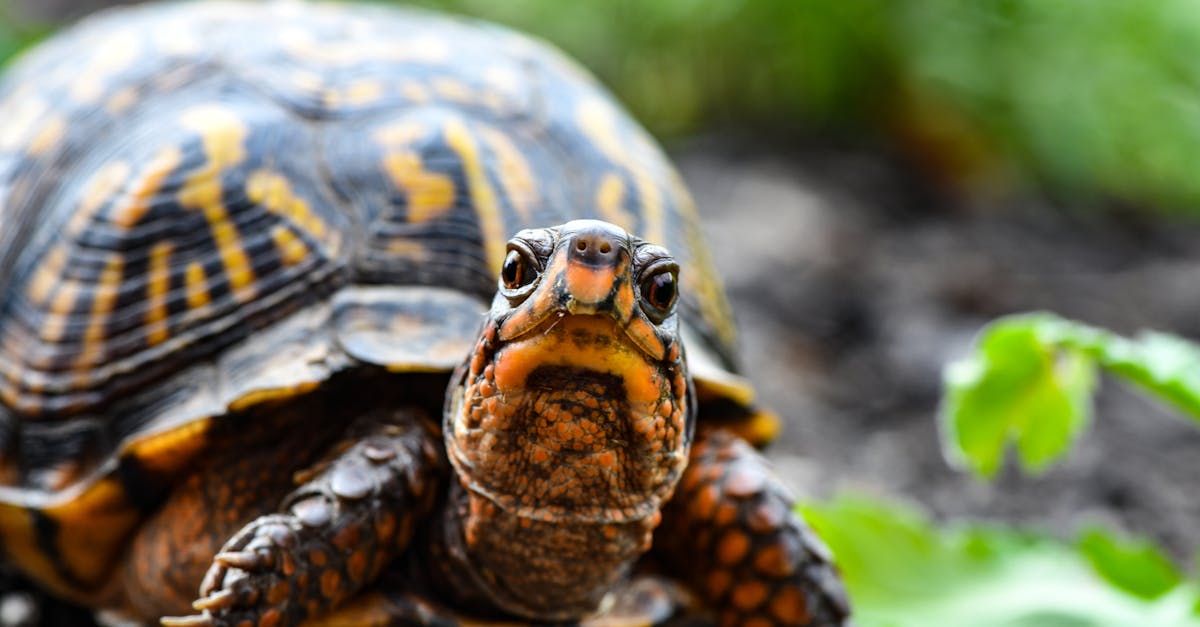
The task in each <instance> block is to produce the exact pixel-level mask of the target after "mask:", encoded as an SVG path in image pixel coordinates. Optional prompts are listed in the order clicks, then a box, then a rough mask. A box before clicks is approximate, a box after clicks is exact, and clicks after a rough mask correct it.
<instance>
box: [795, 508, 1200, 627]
mask: <svg viewBox="0 0 1200 627" xmlns="http://www.w3.org/2000/svg"><path fill="white" fill-rule="evenodd" d="M801 510H802V513H803V514H804V517H805V518H806V519H807V520H808V521H809V523H810V524H812V525H813V527H814V528H815V529H816V531H817V533H819V534H820V536H821V537H822V538H823V539H825V541H826V542H827V543H828V544H829V545H830V548H831V549H832V550H833V553H834V554H835V555H836V556H837V561H838V565H839V566H840V568H841V570H842V574H843V576H844V578H845V582H846V586H847V588H848V589H849V592H850V597H851V599H853V602H854V620H855V624H856V625H859V626H860V627H928V626H929V625H954V626H955V627H1092V626H1095V627H1100V626H1104V627H1142V626H1144V625H1155V626H1157V627H1182V626H1185V625H1191V626H1196V625H1200V615H1198V613H1197V609H1196V608H1197V600H1198V599H1200V597H1198V596H1197V586H1196V584H1195V583H1194V582H1191V581H1185V580H1184V578H1183V575H1182V574H1181V573H1180V572H1179V571H1178V569H1176V568H1175V566H1174V565H1172V564H1171V562H1170V561H1169V560H1168V559H1167V558H1166V557H1165V556H1164V555H1163V553H1162V552H1161V551H1159V550H1158V549H1156V548H1154V547H1153V546H1152V545H1150V544H1148V543H1145V542H1142V541H1130V540H1126V539H1123V538H1119V537H1116V536H1113V535H1111V534H1110V533H1108V532H1105V531H1102V530H1100V529H1097V528H1092V529H1089V530H1087V531H1085V532H1084V533H1082V534H1081V535H1080V538H1079V540H1078V541H1077V542H1076V543H1075V545H1074V546H1072V545H1070V544H1067V543H1063V542H1060V541H1057V540H1054V539H1052V538H1049V537H1045V536H1041V535H1038V534H1034V533H1027V532H1022V531H1016V530H1012V529H1005V528H1000V527H994V526H987V525H981V524H974V525H959V526H956V527H947V528H943V529H938V528H936V527H934V526H933V525H932V524H931V523H930V522H929V521H928V520H927V519H926V518H925V517H924V516H923V515H921V514H920V513H919V512H916V511H914V510H912V509H908V508H904V507H899V506H896V505H887V504H883V503H879V502H875V501H871V500H867V499H861V498H848V497H843V498H840V499H837V500H834V501H831V502H827V503H815V504H809V505H804V506H802V508H801Z"/></svg>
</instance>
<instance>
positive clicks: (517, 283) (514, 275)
mask: <svg viewBox="0 0 1200 627" xmlns="http://www.w3.org/2000/svg"><path fill="white" fill-rule="evenodd" d="M536 277H537V271H536V270H534V269H533V265H532V264H531V263H530V262H529V258H528V257H527V256H526V255H525V254H523V253H522V252H521V251H519V250H516V249H510V250H509V251H508V256H507V257H505V258H504V266H503V267H502V268H501V270H500V280H501V281H502V282H503V283H504V287H505V288H507V289H510V290H515V289H520V288H522V287H525V286H526V285H529V284H530V283H532V282H533V280H534V279H535V278H536Z"/></svg>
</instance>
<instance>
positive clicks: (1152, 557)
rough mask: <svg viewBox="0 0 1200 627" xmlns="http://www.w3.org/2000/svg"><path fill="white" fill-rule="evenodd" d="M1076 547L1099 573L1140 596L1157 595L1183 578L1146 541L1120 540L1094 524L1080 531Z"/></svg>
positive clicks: (1154, 597) (1162, 555)
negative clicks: (1077, 546) (1081, 532)
mask: <svg viewBox="0 0 1200 627" xmlns="http://www.w3.org/2000/svg"><path fill="white" fill-rule="evenodd" d="M1079 549H1080V551H1082V552H1083V555H1084V556H1085V557H1086V558H1087V560H1088V561H1089V562H1090V563H1091V564H1092V568H1094V569H1095V570H1096V572H1097V573H1099V574H1100V576H1101V577H1104V579H1106V580H1107V581H1108V582H1109V583H1111V584H1113V585H1114V586H1117V587H1118V588H1120V589H1122V590H1125V591H1126V592H1129V593H1130V594H1133V595H1136V596H1138V597H1141V598H1143V599H1157V598H1158V597H1161V596H1162V595H1164V594H1166V593H1167V592H1169V591H1170V590H1172V589H1173V588H1175V586H1177V585H1179V582H1180V581H1182V580H1183V576H1182V575H1181V574H1180V573H1179V569H1177V568H1176V567H1175V565H1174V564H1172V563H1171V560H1170V559H1168V558H1167V556H1166V555H1164V554H1163V552H1162V551H1161V550H1159V548H1158V547H1156V546H1154V545H1153V544H1151V543H1149V542H1146V541H1132V542H1130V541H1125V542H1122V541H1120V540H1118V539H1116V538H1114V537H1113V536H1111V535H1109V534H1108V532H1106V531H1104V530H1103V529H1099V528H1096V527H1093V528H1091V529H1088V530H1087V531H1085V532H1083V534H1082V535H1080V538H1079Z"/></svg>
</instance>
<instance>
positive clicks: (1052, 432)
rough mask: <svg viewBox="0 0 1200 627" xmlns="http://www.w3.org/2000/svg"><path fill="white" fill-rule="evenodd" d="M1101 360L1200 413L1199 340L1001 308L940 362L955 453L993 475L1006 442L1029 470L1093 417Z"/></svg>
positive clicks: (946, 436) (945, 419)
mask: <svg viewBox="0 0 1200 627" xmlns="http://www.w3.org/2000/svg"><path fill="white" fill-rule="evenodd" d="M1097 369H1104V370H1105V371H1107V372H1109V373H1111V374H1113V375H1115V376H1116V377H1118V378H1120V379H1123V380H1125V381H1128V382H1130V383H1133V384H1134V385H1136V386H1138V387H1140V388H1142V389H1143V390H1145V391H1147V392H1149V393H1150V394H1152V395H1153V396H1156V397H1158V398H1160V399H1162V400H1164V401H1166V402H1167V403H1169V404H1171V405H1173V406H1175V407H1177V408H1179V409H1181V410H1182V411H1183V412H1184V413H1186V414H1187V415H1189V416H1191V417H1192V418H1195V419H1197V420H1200V348H1198V347H1197V346H1196V345H1194V344H1192V343H1190V342H1188V341H1186V340H1183V339H1181V338H1178V337H1176V336H1173V335H1168V334H1165V333H1156V332H1146V333H1142V334H1141V335H1139V336H1137V337H1136V338H1132V339H1130V338H1125V337H1122V336H1120V335H1117V334H1115V333H1112V332H1110V331H1107V330H1104V329H1100V328H1097V327H1093V326H1089V325H1086V324H1083V323H1080V322H1074V321H1071V320H1067V319H1064V318H1061V317H1059V316H1056V315H1053V314H1048V313H1035V314H1021V315H1014V316H1008V317H1005V318H1000V319H998V320H996V321H995V322H993V323H991V324H990V325H988V326H987V327H986V328H985V329H984V330H983V331H982V332H981V333H980V336H979V339H978V340H977V342H976V347H975V351H974V353H973V354H971V355H970V356H968V357H967V358H965V359H963V360H961V361H956V362H954V363H951V364H950V365H949V366H947V367H946V369H945V372H944V377H943V378H944V384H945V396H944V398H943V405H942V410H941V414H940V421H941V427H942V434H943V442H944V450H945V452H946V455H947V457H948V458H949V459H951V460H952V461H954V462H956V463H958V464H959V465H962V466H965V467H967V468H969V469H971V470H972V471H974V472H975V473H977V474H979V475H982V476H985V477H990V476H993V475H995V474H996V472H997V471H998V470H999V468H1000V466H1001V464H1002V462H1003V460H1004V455H1005V452H1006V450H1007V448H1008V446H1009V445H1010V444H1012V445H1013V446H1015V448H1016V451H1017V459H1018V460H1019V462H1020V464H1021V466H1022V467H1023V468H1024V469H1025V470H1026V471H1029V472H1034V473H1036V472H1039V471H1041V470H1043V469H1045V468H1046V466H1047V465H1048V464H1050V463H1051V462H1053V461H1055V460H1057V459H1059V458H1061V457H1062V456H1063V455H1064V454H1066V452H1067V451H1068V450H1069V448H1070V446H1071V444H1072V443H1073V442H1074V441H1075V439H1076V438H1077V437H1078V435H1079V434H1080V433H1081V432H1082V431H1083V430H1084V429H1085V428H1086V427H1087V425H1088V423H1089V422H1090V419H1091V413H1092V409H1091V396H1092V392H1093V390H1094V388H1095V382H1096V372H1097Z"/></svg>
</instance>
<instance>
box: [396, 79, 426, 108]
mask: <svg viewBox="0 0 1200 627" xmlns="http://www.w3.org/2000/svg"><path fill="white" fill-rule="evenodd" d="M400 95H401V96H404V98H405V99H406V100H409V101H411V102H416V103H425V102H429V99H430V98H431V97H432V96H430V95H429V90H428V89H426V88H425V86H424V85H422V84H420V83H418V82H416V81H404V82H403V83H401V84H400Z"/></svg>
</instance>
